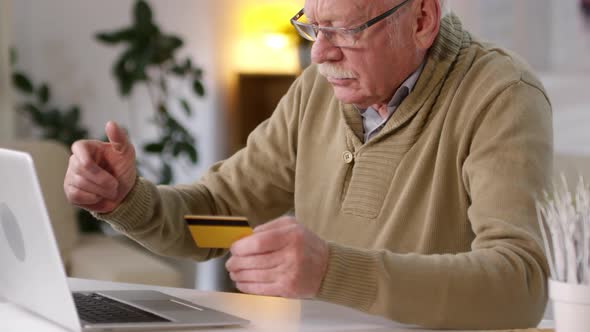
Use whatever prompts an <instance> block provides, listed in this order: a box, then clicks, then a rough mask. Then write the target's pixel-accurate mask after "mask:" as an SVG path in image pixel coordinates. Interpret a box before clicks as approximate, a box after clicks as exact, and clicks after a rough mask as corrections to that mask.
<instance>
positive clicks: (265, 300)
mask: <svg viewBox="0 0 590 332" xmlns="http://www.w3.org/2000/svg"><path fill="white" fill-rule="evenodd" d="M69 283H70V288H71V289H72V290H78V291H85V290H117V289H155V290H159V291H162V292H165V293H168V294H170V295H173V296H177V297H180V298H184V299H186V300H189V301H193V302H195V303H198V304H201V305H204V306H207V307H210V308H213V309H217V310H220V311H224V312H227V313H230V314H233V315H236V316H239V317H242V318H245V319H248V320H249V321H250V322H251V323H250V325H249V326H247V327H245V328H228V329H219V328H217V329H211V330H208V329H198V330H197V331H199V332H208V331H211V332H212V331H215V332H222V331H223V332H258V331H282V332H320V331H321V332H331V331H334V332H335V331H339V332H340V331H342V332H361V331H362V332H389V331H400V332H401V331H426V330H416V329H412V328H410V327H407V326H403V325H399V324H397V323H395V322H392V321H389V320H386V319H383V318H381V317H376V316H370V315H366V314H364V313H361V312H358V311H355V310H352V309H349V308H346V307H342V306H338V305H333V304H329V303H325V302H319V301H309V300H302V301H301V300H288V299H282V298H275V297H262V296H252V295H245V294H233V293H222V292H205V291H198V290H194V289H182V288H168V287H153V286H145V285H135V284H122V283H113V282H106V281H95V280H85V279H73V278H71V279H69ZM550 325H551V324H550V322H545V323H544V325H542V326H546V327H550ZM0 330H2V331H3V332H13V331H14V332H16V331H19V332H21V331H35V332H64V330H63V329H61V328H59V327H57V326H54V325H53V324H51V323H48V322H47V321H45V320H43V319H41V318H38V317H35V316H33V315H32V314H30V313H27V312H26V311H24V310H22V309H20V308H18V307H16V306H14V305H12V304H9V303H6V302H1V300H0ZM185 331H186V330H185ZM513 331H517V330H513ZM519 331H527V332H529V331H530V332H532V331H550V330H519ZM449 332H450V331H449Z"/></svg>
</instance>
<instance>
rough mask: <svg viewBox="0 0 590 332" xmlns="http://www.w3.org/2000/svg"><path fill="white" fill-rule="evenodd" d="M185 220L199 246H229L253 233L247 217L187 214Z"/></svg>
mask: <svg viewBox="0 0 590 332" xmlns="http://www.w3.org/2000/svg"><path fill="white" fill-rule="evenodd" d="M184 220H185V221H186V223H187V225H188V229H189V230H190V232H191V235H192V237H193V240H194V241H195V243H196V244H197V246H198V247H199V248H229V247H231V245H232V243H234V242H236V241H237V240H239V239H241V238H243V237H245V236H248V235H250V234H252V227H250V224H248V219H246V218H245V217H233V216H199V215H185V216H184Z"/></svg>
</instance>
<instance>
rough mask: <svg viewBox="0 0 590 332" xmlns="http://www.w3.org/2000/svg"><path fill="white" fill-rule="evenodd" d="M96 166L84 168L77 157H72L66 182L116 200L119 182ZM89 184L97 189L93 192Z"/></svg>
mask: <svg viewBox="0 0 590 332" xmlns="http://www.w3.org/2000/svg"><path fill="white" fill-rule="evenodd" d="M94 166H96V165H92V166H91V167H90V168H89V167H84V165H82V162H81V161H80V160H79V159H78V157H77V156H76V155H71V156H70V163H69V169H68V172H67V177H66V181H68V182H71V183H72V184H74V185H76V186H77V187H79V188H81V189H84V190H86V191H89V192H93V193H96V194H99V195H102V196H105V197H108V198H111V199H114V198H115V197H116V195H117V188H118V186H119V182H118V181H117V179H115V177H114V176H113V175H112V174H110V173H109V172H107V171H105V170H104V169H102V168H100V167H98V166H96V167H94ZM87 183H88V184H89V185H92V184H93V185H94V186H95V189H94V190H92V189H91V188H93V187H92V186H88V187H87V186H86V185H87Z"/></svg>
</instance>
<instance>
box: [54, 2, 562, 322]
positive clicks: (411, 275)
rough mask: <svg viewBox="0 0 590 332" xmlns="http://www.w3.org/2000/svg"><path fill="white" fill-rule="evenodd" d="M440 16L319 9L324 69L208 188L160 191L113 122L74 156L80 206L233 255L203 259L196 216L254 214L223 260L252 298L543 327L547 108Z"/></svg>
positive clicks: (507, 64)
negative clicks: (190, 227)
mask: <svg viewBox="0 0 590 332" xmlns="http://www.w3.org/2000/svg"><path fill="white" fill-rule="evenodd" d="M441 16H442V13H441V3H440V1H438V0H405V1H401V0H383V1H376V0H307V1H306V3H305V8H304V9H303V10H302V11H300V12H299V13H298V14H297V15H295V16H294V17H293V20H292V22H293V24H294V25H295V27H296V28H297V30H298V31H299V33H300V34H301V35H302V36H304V37H305V38H307V39H310V40H312V41H314V44H313V47H312V60H313V61H314V62H315V65H312V66H311V67H310V68H308V69H307V70H305V71H304V72H303V73H302V74H301V76H300V77H299V78H298V79H297V81H296V82H295V83H294V84H293V86H292V87H291V88H290V90H289V91H288V92H287V94H286V95H285V97H284V98H283V99H282V100H281V102H280V103H279V105H278V106H277V109H276V111H275V112H274V114H273V115H272V116H271V117H270V119H268V120H267V121H265V122H264V123H263V124H261V125H260V126H259V127H258V128H257V129H256V130H255V131H254V132H253V133H252V134H251V136H250V137H249V139H248V144H247V147H246V148H244V149H243V150H241V151H239V152H238V153H236V154H235V155H234V156H232V157H231V158H229V159H227V160H225V161H222V162H219V163H217V164H215V165H214V166H213V167H212V168H211V169H210V170H209V171H208V173H207V174H205V176H204V177H203V178H202V179H201V180H200V181H198V182H196V183H193V184H191V185H178V186H155V185H154V184H152V183H150V182H148V181H147V180H145V179H143V178H138V177H136V171H135V167H134V163H135V161H134V158H135V155H134V149H133V147H132V145H130V144H129V143H128V142H127V139H126V137H125V135H124V133H123V132H122V131H121V130H120V129H119V128H118V127H117V126H116V125H115V124H113V123H109V124H107V126H106V132H107V135H108V137H109V139H110V143H101V142H97V141H81V142H77V143H75V144H74V145H73V147H72V151H73V155H72V157H71V160H70V165H69V168H68V172H67V175H66V179H65V183H64V187H65V191H66V193H67V196H68V198H69V199H70V201H71V202H72V203H74V204H76V205H78V206H81V207H83V208H86V209H88V210H90V211H92V212H94V213H95V214H96V215H97V216H98V217H99V218H101V219H104V220H106V221H108V222H109V223H111V224H112V225H113V226H114V227H115V228H116V229H117V230H120V231H121V232H123V233H125V234H127V235H128V236H129V237H131V238H133V239H135V240H137V241H138V242H140V243H142V244H144V245H145V246H146V247H148V248H149V249H151V250H153V251H155V252H158V253H160V254H163V255H171V256H184V257H192V258H194V259H197V260H204V259H209V258H212V257H215V256H219V255H222V254H223V253H224V251H222V250H208V249H203V248H198V247H196V246H195V244H194V242H193V241H192V239H191V236H190V234H189V232H188V231H187V227H186V226H185V224H184V222H183V215H185V214H189V213H191V214H218V215H243V216H246V217H248V219H249V220H250V222H251V223H252V224H253V225H258V227H256V229H255V231H254V234H253V235H251V236H249V237H246V238H243V239H242V240H240V241H237V242H236V243H234V245H233V246H232V247H231V249H230V251H231V253H232V257H231V258H230V259H229V260H228V261H227V264H226V267H227V269H228V271H229V272H230V276H231V278H232V279H233V280H234V281H235V282H236V285H237V288H238V289H240V290H241V291H243V292H246V293H251V294H260V295H271V296H284V297H292V298H316V299H320V300H325V301H330V302H334V303H339V304H343V305H346V306H350V307H353V308H356V309H360V310H364V311H367V312H370V313H373V314H377V315H382V316H385V317H388V318H390V319H393V320H396V321H399V322H403V323H410V324H418V325H421V326H425V327H431V328H470V329H471V328H481V329H493V328H517V327H530V326H534V325H536V324H537V323H538V322H539V320H540V318H541V316H542V313H543V310H544V307H545V303H546V277H547V266H546V259H545V256H544V253H543V250H542V247H541V245H540V239H539V230H538V227H537V222H536V219H535V213H534V197H535V195H536V194H537V193H538V192H539V191H540V190H542V189H543V188H544V187H545V185H546V184H547V180H548V178H549V175H550V171H551V160H552V128H551V127H552V126H551V107H550V104H549V102H548V100H547V97H546V94H545V92H544V91H543V88H542V86H541V83H540V82H539V81H538V80H537V79H536V78H535V76H534V75H533V74H532V73H531V72H530V70H529V68H528V67H527V66H526V65H525V64H524V63H523V62H522V61H521V60H520V59H518V58H517V57H515V56H513V55H512V54H510V53H509V52H507V51H505V50H502V49H499V48H496V47H494V46H491V45H488V44H485V43H483V42H481V41H478V40H477V39H475V38H474V37H473V36H471V35H470V34H469V33H468V32H467V31H465V30H463V28H462V26H461V23H460V21H459V19H458V18H457V17H456V16H454V15H453V14H449V15H446V16H445V17H444V18H442V19H441ZM290 209H294V211H295V216H294V217H285V216H283V217H281V216H282V215H284V213H285V212H286V211H288V210H290Z"/></svg>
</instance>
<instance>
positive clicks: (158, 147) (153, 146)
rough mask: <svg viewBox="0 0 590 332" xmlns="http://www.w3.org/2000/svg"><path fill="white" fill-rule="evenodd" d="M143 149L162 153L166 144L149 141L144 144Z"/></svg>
mask: <svg viewBox="0 0 590 332" xmlns="http://www.w3.org/2000/svg"><path fill="white" fill-rule="evenodd" d="M143 150H144V151H145V152H148V153H162V151H164V145H163V144H162V143H148V144H145V145H144V146H143Z"/></svg>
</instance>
